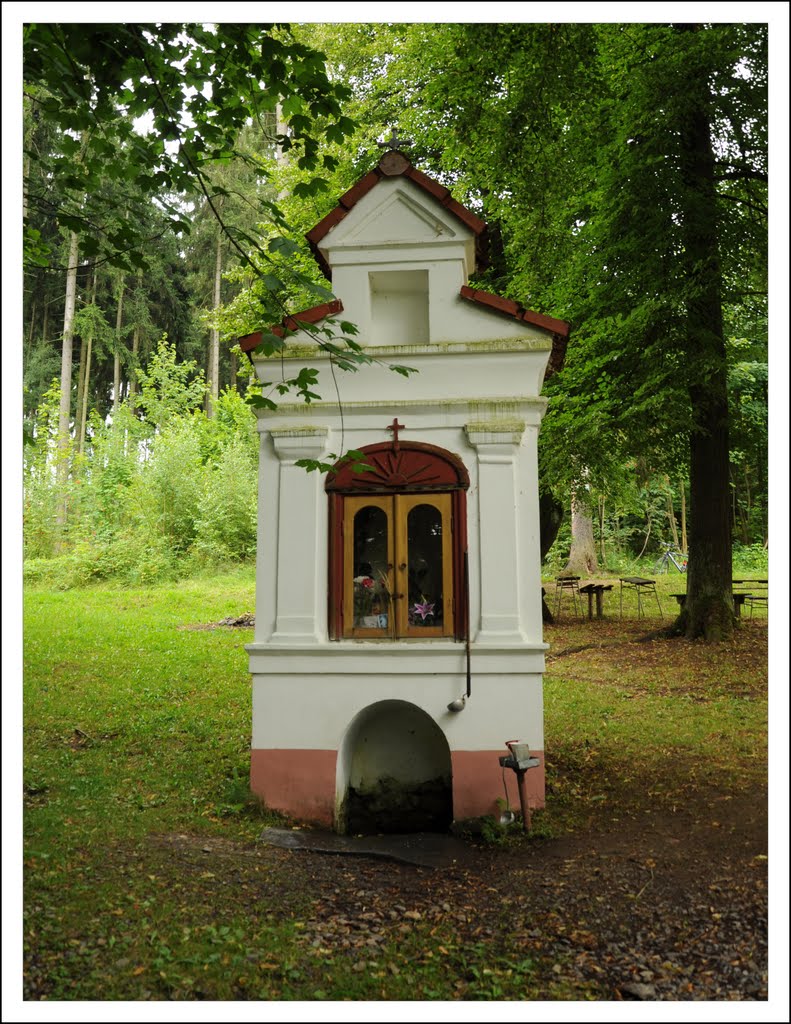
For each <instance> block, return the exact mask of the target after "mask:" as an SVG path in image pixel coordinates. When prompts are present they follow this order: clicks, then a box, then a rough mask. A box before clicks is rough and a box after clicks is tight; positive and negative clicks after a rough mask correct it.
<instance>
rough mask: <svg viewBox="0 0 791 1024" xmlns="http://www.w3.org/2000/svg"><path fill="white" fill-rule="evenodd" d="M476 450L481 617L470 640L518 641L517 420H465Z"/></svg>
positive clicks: (520, 427) (523, 638)
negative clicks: (472, 421)
mask: <svg viewBox="0 0 791 1024" xmlns="http://www.w3.org/2000/svg"><path fill="white" fill-rule="evenodd" d="M465 429H466V432H467V437H468V439H469V442H470V444H471V445H472V446H473V447H474V448H476V449H477V452H478V512H479V530H480V546H479V548H480V580H481V622H480V632H479V633H478V635H477V637H475V641H476V643H479V644H486V643H524V642H525V641H526V639H527V638H526V636H525V634H524V632H523V631H522V623H521V615H520V587H519V579H520V568H519V566H520V563H519V559H520V550H519V533H520V531H519V521H518V506H519V501H518V491H519V486H518V480H517V455H518V452H519V446H520V443H521V440H522V435H523V433H524V429H525V424H524V422H522V421H516V420H514V421H509V422H507V423H506V422H499V421H494V422H491V423H468V424H467V426H466V428H465Z"/></svg>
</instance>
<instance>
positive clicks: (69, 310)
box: [56, 231, 79, 530]
mask: <svg viewBox="0 0 791 1024" xmlns="http://www.w3.org/2000/svg"><path fill="white" fill-rule="evenodd" d="M78 254H79V248H78V240H77V235H76V234H75V232H74V231H72V232H71V233H70V236H69V254H68V257H67V260H68V262H67V265H66V305H65V308H64V310H63V350H62V352H61V360H60V409H59V411H58V457H57V458H58V462H57V470H56V480H57V483H58V504H57V513H56V522H57V525H58V528H59V530H62V529H63V527H64V526H65V525H66V483H67V482H68V479H69V441H70V439H71V434H70V429H69V428H70V425H71V370H72V345H73V341H74V311H75V308H76V305H77V257H78Z"/></svg>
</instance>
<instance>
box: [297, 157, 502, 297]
mask: <svg viewBox="0 0 791 1024" xmlns="http://www.w3.org/2000/svg"><path fill="white" fill-rule="evenodd" d="M397 177H404V178H409V180H410V181H412V182H414V183H415V184H416V185H417V186H418V187H419V188H422V189H423V191H424V192H427V193H428V194H429V195H430V196H432V197H433V198H434V199H437V200H439V202H440V203H442V205H443V206H444V207H445V209H446V210H447V211H448V213H450V214H452V215H453V216H454V217H455V218H456V219H457V220H460V221H461V222H462V224H464V225H466V226H467V227H468V228H469V229H470V230H471V231H472V232H473V234H474V235H475V236H476V240H477V241H478V242H480V241H481V240H482V236H483V233H484V232H485V230H486V222H485V221H483V220H481V218H480V217H477V216H476V215H475V214H474V213H472V211H471V210H468V209H467V208H466V207H465V206H462V205H461V203H459V202H457V201H456V200H455V199H454V198H453V196H452V195H451V194H450V191H449V189H447V188H445V186H444V185H440V183H439V182H438V181H434V179H433V178H430V177H429V176H428V175H427V174H424V173H423V171H419V170H418V169H417V167H413V166H412V164H411V162H410V160H409V158H408V157H406V156H404V154H403V153H401V152H400V151H399V150H397V149H393V150H390V151H389V152H387V153H385V154H384V156H383V157H382V159H381V160H380V161H379V163H378V164H377V165H376V167H374V169H373V170H372V171H369V172H368V174H366V175H365V177H364V178H361V179H360V180H359V181H358V182H357V184H356V185H352V187H351V188H350V189H349V191H348V192H344V194H343V195H342V196H341V198H340V199H339V200H338V205H337V206H336V207H335V208H334V209H333V210H330V212H329V213H328V214H327V216H326V217H323V218H322V219H321V220H320V221H319V222H318V224H316V226H315V227H313V228H311V230H310V231H308V233H307V234H306V235H305V238H307V240H308V244H309V245H310V248H311V251H312V252H313V255H314V257H315V259H316V262H317V263H318V265H319V266H320V267H321V272H322V274H324V276H325V277H326V278H327V280H332V271H331V270H330V267H329V265H328V264H327V261H326V260H325V259H324V257H323V256H322V254H321V251H320V250H319V242H320V241H321V240H322V238H324V236H325V235H326V234H327V233H328V232H329V231H330V230H331V229H332V228H334V227H335V225H336V224H339V223H340V222H341V221H342V220H343V218H344V217H345V216H346V214H347V213H348V212H349V210H351V209H352V208H353V207H354V206H355V205H356V204H357V203H358V202H359V201H360V200H361V199H362V197H363V196H364V195H367V194H368V193H369V192H370V191H371V189H372V188H374V187H375V186H376V185H377V184H378V183H379V182H380V181H381V180H382V178H397ZM476 255H477V256H478V258H479V259H480V257H481V256H482V253H481V252H478V253H476Z"/></svg>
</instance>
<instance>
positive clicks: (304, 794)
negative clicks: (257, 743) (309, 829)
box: [250, 750, 338, 825]
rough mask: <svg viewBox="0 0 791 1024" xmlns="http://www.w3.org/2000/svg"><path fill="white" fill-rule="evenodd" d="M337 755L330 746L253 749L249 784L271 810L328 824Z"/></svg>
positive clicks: (330, 823)
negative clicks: (306, 748)
mask: <svg viewBox="0 0 791 1024" xmlns="http://www.w3.org/2000/svg"><path fill="white" fill-rule="evenodd" d="M337 757H338V755H337V753H336V752H335V751H334V750H253V751H252V757H251V760H250V788H251V789H252V791H253V792H254V793H255V794H256V795H257V796H260V797H261V799H262V800H263V801H264V803H265V804H266V806H267V807H269V808H271V809H272V810H273V811H281V812H282V813H283V814H287V815H289V817H291V818H298V819H299V820H300V821H311V822H316V824H320V825H332V823H333V816H334V813H335V762H336V760H337Z"/></svg>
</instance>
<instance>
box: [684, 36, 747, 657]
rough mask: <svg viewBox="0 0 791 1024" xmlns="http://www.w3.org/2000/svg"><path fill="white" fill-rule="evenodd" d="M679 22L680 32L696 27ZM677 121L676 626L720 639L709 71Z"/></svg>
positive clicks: (721, 485) (719, 415)
mask: <svg viewBox="0 0 791 1024" xmlns="http://www.w3.org/2000/svg"><path fill="white" fill-rule="evenodd" d="M698 30H700V26H697V25H680V26H678V31H679V32H687V31H698ZM686 101H687V110H686V117H684V118H683V119H680V121H679V130H680V140H681V160H682V168H681V170H682V177H683V180H684V182H685V184H686V186H687V188H686V192H685V195H684V205H683V208H682V212H681V216H682V226H683V231H684V241H685V252H684V257H683V258H684V263H685V268H684V269H685V271H686V274H687V279H688V281H689V286H690V292H689V294H690V298H689V299H688V301H687V306H686V322H687V331H686V333H687V346H686V350H687V352H688V353H689V358H690V365H689V367H688V370H687V380H688V381H689V382H690V384H689V394H690V399H691V404H692V416H693V427H692V432H691V436H690V476H689V519H690V522H689V562H688V568H687V599H686V602H685V604H684V608H683V610H682V612H681V615H680V616H679V619H678V622H677V628H678V629H680V630H681V631H683V632H684V633H685V635H686V636H688V637H690V638H693V637H699V636H702V637H704V638H705V639H706V640H710V641H716V640H722V639H725V638H726V637H728V636H730V634H731V633H732V631H733V624H734V613H733V596H732V583H731V578H732V572H733V569H732V540H731V517H730V493H729V490H730V488H729V479H730V476H729V468H730V467H729V445H728V380H727V362H726V354H725V342H724V339H723V323H722V278H721V270H720V261H719V243H718V233H717V220H718V218H717V199H716V192H715V180H714V154H713V151H712V146H711V126H710V124H709V117H708V113H707V111H708V109H709V105H710V93H709V82H708V75H707V69H706V68H705V67H701V68H700V69H699V70H698V72H697V74H696V76H695V77H693V78H691V79H690V80H689V92H688V94H687V96H686Z"/></svg>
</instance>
